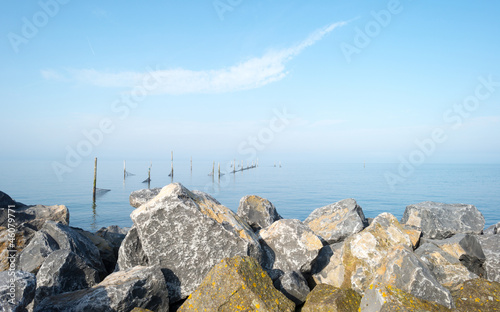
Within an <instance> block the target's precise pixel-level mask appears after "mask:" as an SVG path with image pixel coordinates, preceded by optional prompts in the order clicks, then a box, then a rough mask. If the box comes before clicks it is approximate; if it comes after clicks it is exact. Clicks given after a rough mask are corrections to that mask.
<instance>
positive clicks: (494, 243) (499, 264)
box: [476, 234, 500, 283]
mask: <svg viewBox="0 0 500 312" xmlns="http://www.w3.org/2000/svg"><path fill="white" fill-rule="evenodd" d="M476 237H477V239H478V240H479V243H480V244H481V247H482V250H483V252H484V255H485V257H486V261H484V264H483V268H484V270H485V273H486V274H485V276H483V277H485V278H487V279H488V280H490V281H493V282H499V283H500V235H498V234H496V235H478V236H476Z"/></svg>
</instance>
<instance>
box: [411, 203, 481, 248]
mask: <svg viewBox="0 0 500 312" xmlns="http://www.w3.org/2000/svg"><path fill="white" fill-rule="evenodd" d="M401 223H406V224H408V225H413V226H416V227H419V228H421V229H422V237H424V238H431V239H444V238H448V237H451V236H453V235H455V234H459V233H463V234H481V232H482V231H483V228H484V217H483V215H482V214H481V212H479V210H477V208H476V207H475V206H473V205H465V204H443V203H436V202H430V201H427V202H422V203H419V204H415V205H409V206H407V207H406V210H405V212H404V214H403V218H402V219H401Z"/></svg>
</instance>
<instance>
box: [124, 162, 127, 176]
mask: <svg viewBox="0 0 500 312" xmlns="http://www.w3.org/2000/svg"><path fill="white" fill-rule="evenodd" d="M126 176H127V163H126V161H125V160H124V161H123V180H125V177H126Z"/></svg>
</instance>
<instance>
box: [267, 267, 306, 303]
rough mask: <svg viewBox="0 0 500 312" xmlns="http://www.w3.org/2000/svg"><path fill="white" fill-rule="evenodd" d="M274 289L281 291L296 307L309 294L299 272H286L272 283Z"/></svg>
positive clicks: (304, 280)
mask: <svg viewBox="0 0 500 312" xmlns="http://www.w3.org/2000/svg"><path fill="white" fill-rule="evenodd" d="M274 287H275V288H276V289H278V290H279V291H281V292H282V293H283V294H284V295H285V296H286V297H287V298H288V299H290V300H292V301H293V302H294V303H295V304H296V305H301V304H302V303H304V301H305V300H306V297H307V295H308V294H309V293H310V292H311V289H309V286H308V285H307V281H306V279H305V278H304V276H303V275H302V274H301V273H299V272H295V271H293V272H286V273H285V274H283V275H282V276H281V277H280V278H279V279H277V280H276V281H275V282H274Z"/></svg>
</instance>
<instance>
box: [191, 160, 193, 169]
mask: <svg viewBox="0 0 500 312" xmlns="http://www.w3.org/2000/svg"><path fill="white" fill-rule="evenodd" d="M191 173H193V156H191Z"/></svg>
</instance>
